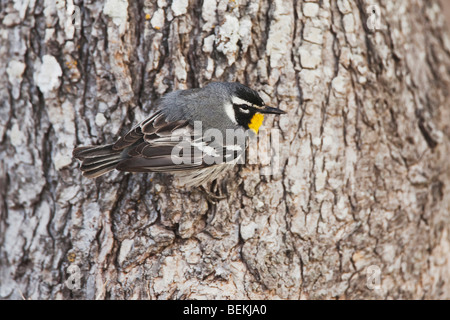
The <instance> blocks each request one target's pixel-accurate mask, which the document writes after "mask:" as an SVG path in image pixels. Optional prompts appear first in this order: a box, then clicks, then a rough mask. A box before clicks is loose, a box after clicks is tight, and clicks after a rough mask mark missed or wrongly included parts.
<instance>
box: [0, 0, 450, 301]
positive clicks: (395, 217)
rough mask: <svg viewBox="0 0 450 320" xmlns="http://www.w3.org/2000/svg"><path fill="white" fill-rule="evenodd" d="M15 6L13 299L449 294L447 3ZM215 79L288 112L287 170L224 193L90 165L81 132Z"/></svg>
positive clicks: (4, 62) (8, 221) (5, 170)
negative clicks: (97, 173)
mask: <svg viewBox="0 0 450 320" xmlns="http://www.w3.org/2000/svg"><path fill="white" fill-rule="evenodd" d="M373 3H374V4H375V5H372V4H373ZM0 8H1V10H0V12H1V13H0V19H1V20H2V25H1V30H0V32H1V33H0V35H1V36H0V61H1V64H0V94H1V108H0V210H1V211H0V299H21V298H25V299H198V298H205V299H274V298H282V299H367V298H380V299H387V298H389V299H399V298H402V299H420V298H426V299H432V298H440V299H449V298H450V230H449V229H450V213H449V206H450V192H449V191H450V190H449V189H450V168H449V166H450V165H449V161H448V155H449V152H450V126H449V123H450V108H449V105H450V101H449V91H448V90H449V83H450V71H449V70H450V38H449V37H448V34H447V33H446V32H445V21H444V17H443V16H442V15H441V8H440V7H439V4H438V2H437V1H419V0H409V1H406V0H405V1H387V0H377V1H364V0H355V1H352V0H338V1H330V0H325V1H318V2H312V1H311V2H304V1H296V0H292V1H284V0H283V1H281V0H275V1H268V0H260V1H250V0H236V1H234V0H217V1H216V0H203V1H200V0H199V1H194V0H190V1H188V0H172V1H170V0H158V1H127V0H104V1H81V0H79V1H77V0H66V1H56V0H45V1H29V0H21V1H14V2H12V1H7V0H2V1H1V2H0ZM216 80H220V81H239V82H241V83H244V84H247V85H249V86H250V87H252V88H253V89H255V90H257V91H258V92H260V93H261V95H262V97H263V99H264V100H265V102H266V103H267V104H268V105H272V106H278V107H280V108H281V109H283V110H285V111H287V112H288V115H285V116H281V117H280V118H275V117H267V119H266V121H265V128H266V131H268V132H272V131H270V130H273V131H274V132H275V130H278V132H279V133H280V139H279V140H280V141H279V145H274V146H275V147H276V148H278V149H279V164H280V168H281V170H280V172H278V173H275V174H272V175H262V174H261V173H260V171H261V169H262V168H263V165H261V164H247V165H245V166H240V167H238V168H236V169H235V170H234V171H233V172H232V173H230V174H229V175H228V176H227V177H225V178H224V180H223V181H225V182H224V184H226V186H221V183H217V184H216V183H213V184H212V185H211V186H209V187H210V188H211V190H212V191H213V192H215V191H216V190H222V189H225V187H226V190H227V191H228V192H227V193H228V198H227V199H225V200H221V201H218V202H216V203H212V202H208V201H207V199H206V197H205V194H204V193H203V192H201V191H200V190H198V189H197V188H190V189H188V188H181V189H180V188H177V187H176V186H174V185H173V184H172V182H171V179H169V178H170V176H167V175H162V174H124V173H120V172H117V171H116V172H113V173H110V174H108V175H106V176H104V177H102V178H99V179H97V180H89V179H86V178H83V177H81V174H80V171H79V170H78V166H79V164H78V163H77V162H76V161H74V160H73V159H72V156H71V154H72V149H73V148H74V147H75V146H78V145H88V144H102V143H112V142H114V141H115V139H117V137H118V136H119V135H121V134H123V133H124V132H125V131H126V130H127V129H130V128H131V126H132V125H133V124H135V123H136V122H137V121H140V120H142V119H143V118H144V117H145V116H146V115H148V114H150V113H151V112H152V110H153V109H152V103H153V102H154V101H155V99H157V98H158V97H160V96H161V95H163V94H164V93H167V92H170V91H173V90H176V89H185V88H192V87H201V86H204V85H205V84H206V83H208V82H210V81H216ZM258 147H259V149H258V150H260V152H263V151H264V150H265V149H264V146H263V144H262V143H260V144H259V145H258ZM266 151H267V150H266ZM260 158H263V157H260ZM260 160H261V159H259V160H258V161H260ZM219 187H220V188H219Z"/></svg>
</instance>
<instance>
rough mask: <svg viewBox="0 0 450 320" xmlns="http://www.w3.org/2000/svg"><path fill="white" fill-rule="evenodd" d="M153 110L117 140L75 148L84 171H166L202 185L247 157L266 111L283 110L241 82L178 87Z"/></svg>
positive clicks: (87, 174) (92, 175)
mask: <svg viewBox="0 0 450 320" xmlns="http://www.w3.org/2000/svg"><path fill="white" fill-rule="evenodd" d="M155 109H156V111H155V112H154V113H153V114H152V115H151V116H149V117H148V118H147V119H145V120H143V121H142V122H140V123H139V124H137V125H136V126H135V127H133V128H132V129H131V130H130V131H129V132H128V133H127V134H126V135H125V136H123V137H121V138H119V139H118V140H117V142H115V143H113V144H108V145H104V146H83V147H78V148H75V149H74V151H73V156H74V157H75V158H77V159H79V160H81V161H82V164H81V171H82V172H83V175H84V176H85V177H89V178H96V177H98V176H101V175H103V174H105V173H107V172H109V171H111V170H114V169H117V170H119V171H126V172H167V173H172V174H175V175H178V176H179V178H180V181H181V183H182V184H184V185H185V186H199V185H202V184H203V183H206V182H209V181H212V180H214V179H216V178H217V177H218V176H219V175H221V174H222V173H223V172H224V171H226V170H227V169H230V168H232V167H233V166H234V165H235V164H237V163H238V162H239V160H240V159H242V158H243V157H242V155H243V154H245V148H246V147H247V146H248V141H249V139H246V138H242V137H243V135H244V136H245V137H248V133H249V132H251V133H252V134H256V133H258V130H259V127H260V126H261V124H262V122H263V119H264V115H263V114H283V113H285V112H284V111H282V110H280V109H277V108H271V107H268V106H265V104H264V101H263V100H262V99H261V97H260V96H259V94H258V93H257V92H256V91H254V90H252V89H250V88H248V87H247V86H244V85H242V84H240V83H237V82H212V83H210V84H208V85H207V86H205V87H204V88H196V89H189V90H179V91H174V92H171V93H168V94H166V95H164V96H163V97H162V98H161V99H159V100H158V101H157V102H156V105H155ZM198 127H200V129H198ZM230 137H231V138H230Z"/></svg>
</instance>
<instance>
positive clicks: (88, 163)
mask: <svg viewBox="0 0 450 320" xmlns="http://www.w3.org/2000/svg"><path fill="white" fill-rule="evenodd" d="M122 151H123V150H114V149H113V144H109V145H106V146H86V147H78V148H75V149H74V150H73V157H74V158H76V159H78V160H81V167H80V169H81V171H82V172H83V176H85V177H88V178H97V177H99V176H101V175H103V174H105V173H107V172H109V171H112V170H114V169H115V168H116V167H117V165H118V164H119V162H120V161H122V160H123V156H122Z"/></svg>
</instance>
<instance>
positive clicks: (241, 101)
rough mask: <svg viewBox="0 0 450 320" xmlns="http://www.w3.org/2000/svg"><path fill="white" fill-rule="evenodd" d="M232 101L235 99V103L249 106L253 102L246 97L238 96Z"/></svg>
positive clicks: (233, 99)
mask: <svg viewBox="0 0 450 320" xmlns="http://www.w3.org/2000/svg"><path fill="white" fill-rule="evenodd" d="M231 101H233V104H245V105H247V106H249V107H251V106H252V104H251V103H250V102H248V101H246V100H244V99H241V98H238V97H233V98H231Z"/></svg>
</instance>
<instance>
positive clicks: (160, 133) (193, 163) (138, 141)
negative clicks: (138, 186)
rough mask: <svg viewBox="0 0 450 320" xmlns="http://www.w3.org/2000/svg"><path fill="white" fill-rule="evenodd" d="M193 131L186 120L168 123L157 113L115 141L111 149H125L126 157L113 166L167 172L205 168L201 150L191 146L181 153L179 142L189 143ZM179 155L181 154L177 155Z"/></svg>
mask: <svg viewBox="0 0 450 320" xmlns="http://www.w3.org/2000/svg"><path fill="white" fill-rule="evenodd" d="M193 134H194V130H193V128H192V126H191V125H190V124H189V122H188V121H184V120H182V121H173V122H167V121H166V119H165V117H164V115H163V114H162V113H161V112H158V113H156V114H155V115H153V116H151V117H149V118H148V119H146V120H144V121H142V122H141V123H139V124H138V125H136V126H135V127H134V128H133V129H131V130H130V131H129V132H128V133H127V134H126V135H125V136H124V137H122V138H121V139H119V140H118V141H117V142H116V143H115V144H114V146H113V148H114V150H124V152H125V153H126V156H127V157H126V158H125V159H123V160H122V161H120V163H119V164H118V165H117V167H116V169H117V170H121V171H130V172H151V171H160V172H167V171H180V170H182V171H183V170H190V169H198V168H201V167H204V166H205V163H204V161H203V158H202V157H203V153H202V152H201V151H200V150H199V149H198V148H195V147H190V151H191V152H188V153H187V155H185V154H183V153H180V150H181V146H180V142H182V141H183V143H184V146H185V148H186V146H190V142H192V137H193ZM188 148H189V147H188ZM184 150H186V149H184ZM180 154H181V155H182V156H181V157H180V156H178V155H180ZM174 159H175V163H174Z"/></svg>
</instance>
